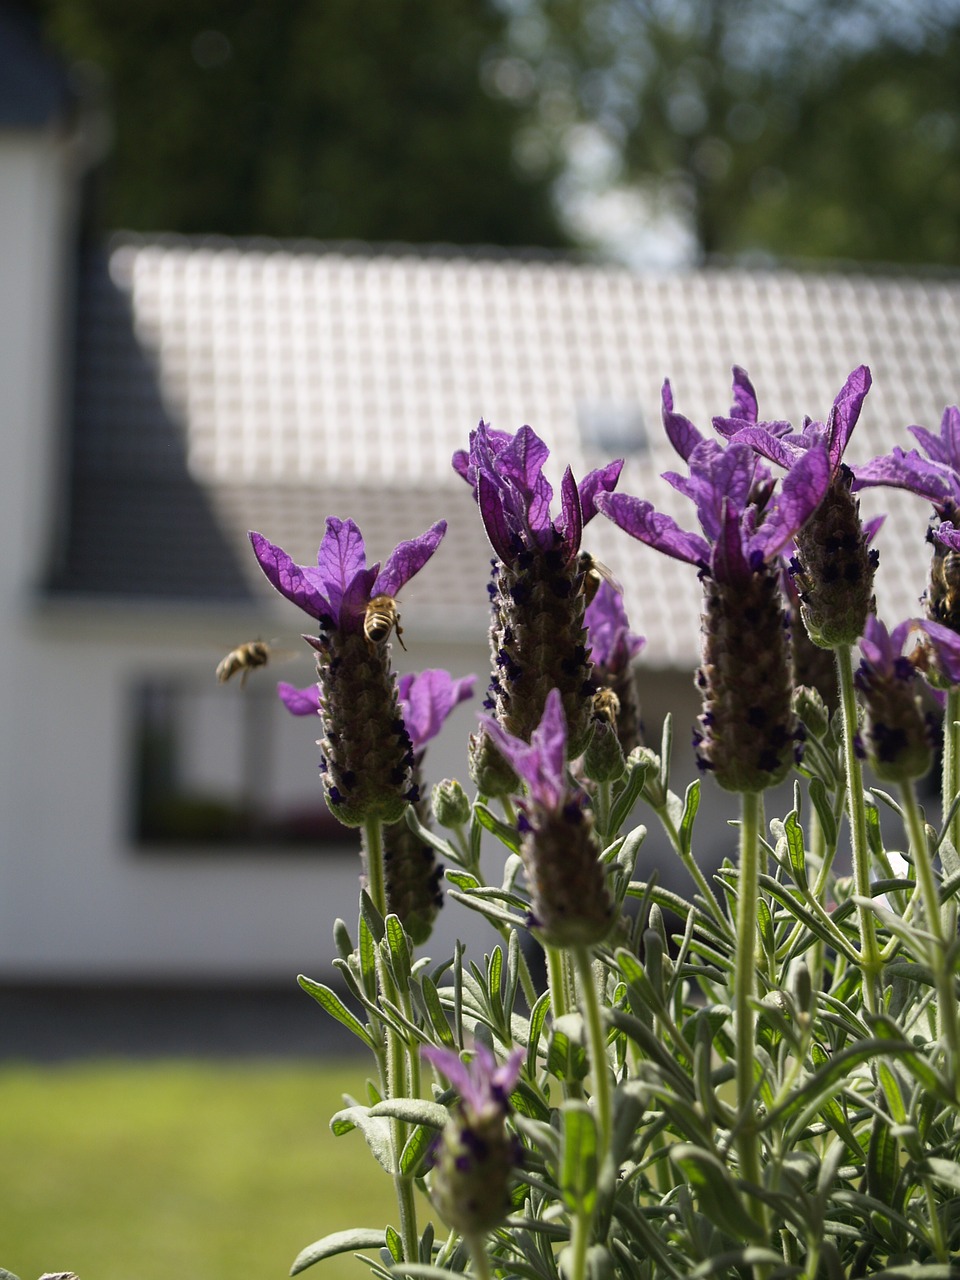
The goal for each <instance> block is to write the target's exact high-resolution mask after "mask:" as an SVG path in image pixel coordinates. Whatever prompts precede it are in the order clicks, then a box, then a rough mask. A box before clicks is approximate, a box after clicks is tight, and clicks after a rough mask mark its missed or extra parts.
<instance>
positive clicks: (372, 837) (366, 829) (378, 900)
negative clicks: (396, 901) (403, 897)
mask: <svg viewBox="0 0 960 1280" xmlns="http://www.w3.org/2000/svg"><path fill="white" fill-rule="evenodd" d="M363 856H364V860H365V862H366V872H367V890H368V892H369V894H370V900H371V902H372V903H373V905H374V906H375V907H376V908H377V910H378V911H379V912H380V914H381V915H382V916H386V914H387V889H386V884H385V882H384V877H383V827H382V826H381V824H380V819H379V818H368V819H367V821H366V822H365V823H364V824H363Z"/></svg>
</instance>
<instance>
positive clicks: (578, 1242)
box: [569, 1213, 590, 1280]
mask: <svg viewBox="0 0 960 1280" xmlns="http://www.w3.org/2000/svg"><path fill="white" fill-rule="evenodd" d="M589 1244H590V1221H589V1215H587V1216H585V1215H584V1214H582V1213H577V1214H575V1215H574V1219H573V1222H572V1223H571V1224H570V1254H571V1259H570V1270H569V1280H584V1277H585V1275H586V1273H587V1247H588V1245H589Z"/></svg>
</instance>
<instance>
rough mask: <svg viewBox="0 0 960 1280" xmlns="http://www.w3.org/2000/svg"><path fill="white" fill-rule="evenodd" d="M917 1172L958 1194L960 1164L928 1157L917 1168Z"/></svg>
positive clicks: (936, 1157)
mask: <svg viewBox="0 0 960 1280" xmlns="http://www.w3.org/2000/svg"><path fill="white" fill-rule="evenodd" d="M918 1172H920V1173H927V1174H929V1175H930V1177H931V1178H936V1180H937V1181H938V1182H942V1183H944V1184H945V1185H946V1186H948V1187H950V1188H951V1190H953V1191H956V1192H958V1193H960V1164H957V1162H956V1161H955V1160H943V1159H941V1158H940V1157H939V1156H928V1157H927V1159H926V1160H924V1161H923V1163H922V1164H921V1165H920V1166H919V1170H918Z"/></svg>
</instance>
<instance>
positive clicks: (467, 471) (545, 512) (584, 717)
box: [453, 422, 623, 794]
mask: <svg viewBox="0 0 960 1280" xmlns="http://www.w3.org/2000/svg"><path fill="white" fill-rule="evenodd" d="M548 456H549V450H548V449H547V446H546V445H545V444H544V442H543V441H542V440H541V439H540V437H539V436H538V435H537V434H536V432H535V431H533V430H532V429H531V428H530V427H521V429H520V430H519V431H518V432H516V434H514V435H511V434H508V433H506V432H502V431H493V430H491V429H490V428H489V427H488V426H487V425H486V423H484V422H481V423H480V425H479V426H478V427H477V429H476V431H473V432H471V435H470V450H469V452H465V451H462V450H461V451H460V452H458V453H456V454H454V457H453V466H454V470H455V471H457V473H458V474H459V475H461V476H462V477H463V478H464V479H465V480H466V481H467V483H468V484H469V485H470V486H471V487H472V489H473V491H474V494H475V496H476V499H477V504H478V506H479V508H480V516H481V519H482V521H483V526H484V528H485V530H486V532H487V536H488V538H489V539H490V545H491V546H492V548H493V550H494V551H495V553H496V559H495V560H494V561H493V573H494V577H493V582H492V583H491V585H490V587H489V591H490V597H491V604H492V611H493V616H492V620H491V627H490V647H491V653H492V658H493V677H492V679H491V683H490V692H489V697H488V700H487V704H486V705H487V706H488V708H489V709H490V710H491V711H493V712H494V713H495V715H496V718H497V720H498V721H499V723H500V724H501V725H502V726H503V727H504V728H505V729H506V730H507V731H508V732H509V733H512V734H516V735H517V736H518V737H521V738H524V739H526V740H527V741H529V740H530V735H531V734H532V732H533V730H534V727H535V726H536V725H537V723H538V722H539V720H540V717H541V715H542V714H543V708H544V704H545V702H546V697H547V694H548V693H549V691H550V690H551V689H559V690H560V693H561V696H562V698H563V706H564V710H565V712H566V716H567V721H568V724H569V725H570V734H571V738H572V740H573V744H574V747H575V749H576V751H577V752H579V751H580V750H582V749H583V747H584V745H585V744H586V742H587V739H588V737H589V734H590V699H591V696H592V693H593V687H592V684H591V681H590V663H589V658H588V654H587V648H586V643H585V640H586V636H585V632H584V626H583V611H584V607H585V600H584V594H583V587H584V578H585V569H584V565H583V564H582V563H581V561H580V557H579V552H580V543H581V537H582V534H583V529H584V526H585V525H586V524H588V523H589V521H590V520H591V519H592V518H593V516H594V515H595V514H596V499H597V496H598V495H599V494H600V493H603V492H607V491H609V490H611V489H613V487H614V486H615V485H616V483H617V479H618V477H619V475H620V470H621V467H622V466H623V463H622V462H611V463H609V464H608V465H607V466H606V467H602V468H600V469H599V470H596V471H591V472H590V473H589V475H587V476H586V477H585V479H584V480H583V481H581V482H580V484H577V482H576V481H575V480H574V478H573V473H572V471H571V470H570V468H569V467H568V468H567V469H566V471H565V472H564V475H563V479H562V482H561V486H560V514H559V515H558V516H557V517H556V518H552V517H551V512H550V504H551V501H552V499H553V489H552V487H551V485H550V484H549V482H548V481H547V479H546V477H545V476H544V474H543V467H544V464H545V462H546V460H547V458H548ZM489 754H490V753H489V744H488V742H487V740H486V739H485V738H484V737H483V735H482V734H481V735H480V737H479V738H478V739H477V740H475V741H474V743H473V749H472V762H473V769H474V779H475V781H476V782H477V785H478V786H479V788H480V790H481V791H483V792H485V793H487V794H500V793H504V794H505V793H506V792H507V791H508V790H509V789H510V786H511V784H512V780H511V777H510V775H509V772H508V771H505V770H503V769H502V767H501V768H500V769H499V771H498V770H497V769H496V768H495V767H494V762H493V761H491V760H490V759H489V758H488V757H489Z"/></svg>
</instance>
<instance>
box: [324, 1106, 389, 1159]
mask: <svg viewBox="0 0 960 1280" xmlns="http://www.w3.org/2000/svg"><path fill="white" fill-rule="evenodd" d="M378 1105H381V1106H382V1105H383V1104H382V1103H381V1104H378ZM330 1129H331V1131H332V1132H333V1133H335V1134H336V1136H337V1137H338V1138H339V1137H342V1136H343V1134H345V1133H349V1132H350V1131H351V1129H359V1130H360V1132H361V1133H362V1134H363V1137H364V1140H365V1142H366V1144H367V1146H368V1147H369V1148H370V1150H371V1151H372V1152H373V1154H374V1156H375V1157H376V1159H377V1163H378V1164H379V1165H380V1167H381V1168H382V1169H385V1170H386V1171H387V1173H389V1174H391V1175H392V1174H394V1173H395V1172H396V1170H395V1168H394V1166H393V1144H392V1142H391V1137H390V1122H389V1121H388V1120H386V1119H384V1118H382V1117H381V1118H379V1119H378V1118H377V1117H374V1116H371V1114H370V1108H369V1107H361V1106H359V1105H357V1104H354V1105H353V1106H351V1107H345V1108H344V1109H343V1110H342V1111H338V1112H337V1113H336V1115H334V1116H332V1117H331V1119H330Z"/></svg>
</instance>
